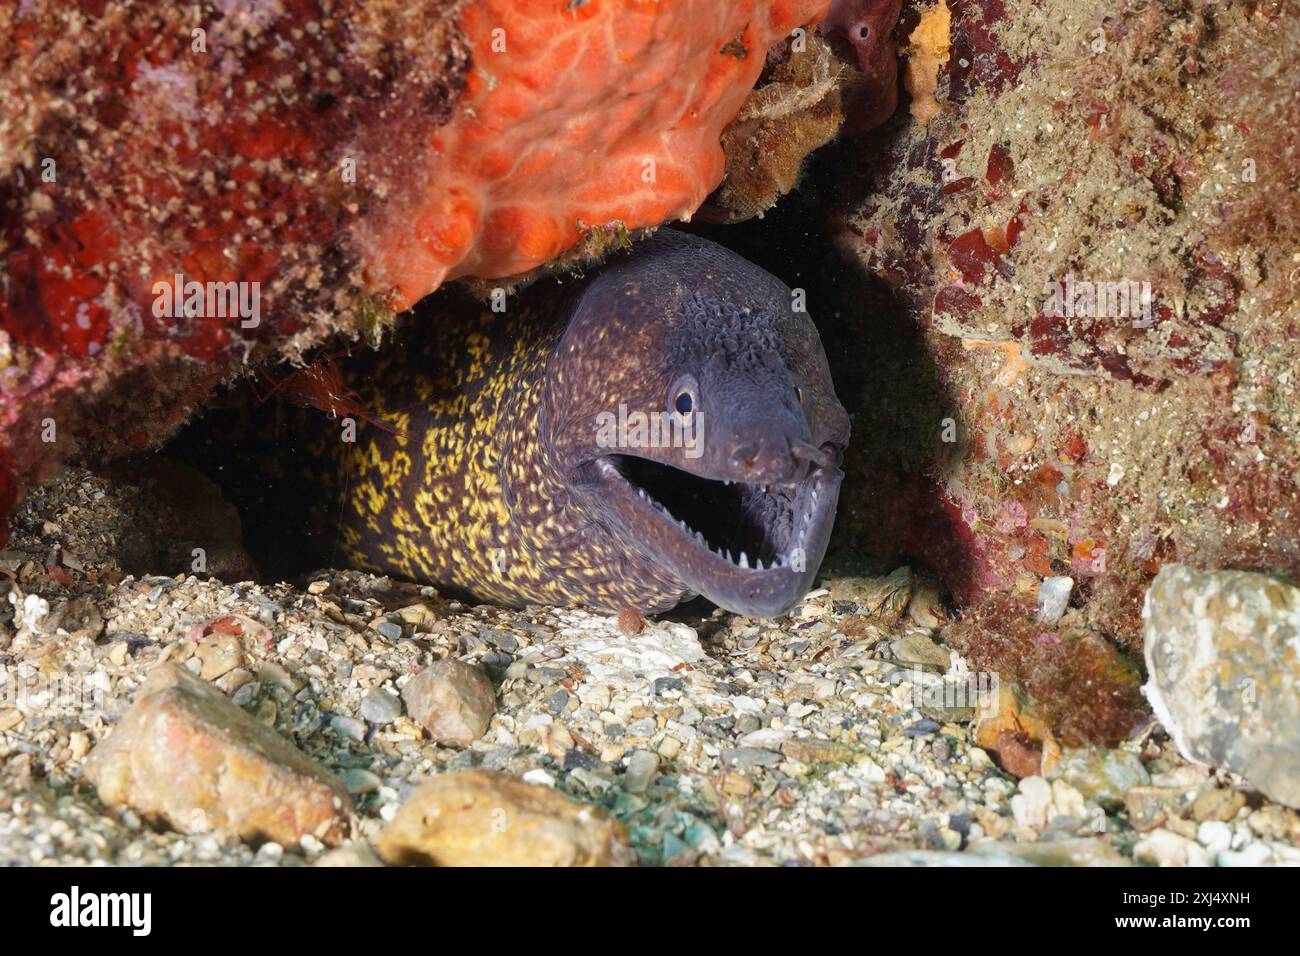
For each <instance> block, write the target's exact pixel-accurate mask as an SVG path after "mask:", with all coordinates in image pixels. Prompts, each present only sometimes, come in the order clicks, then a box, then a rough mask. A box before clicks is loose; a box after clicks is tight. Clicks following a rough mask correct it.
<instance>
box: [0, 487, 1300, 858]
mask: <svg viewBox="0 0 1300 956" xmlns="http://www.w3.org/2000/svg"><path fill="white" fill-rule="evenodd" d="M65 480H66V481H68V482H70V483H71V485H72V493H76V492H77V485H76V482H77V478H76V476H75V474H74V475H72V476H71V477H69V478H67V479H65ZM48 497H49V495H48V494H47V496H46V498H47V500H48ZM83 497H85V498H86V499H87V500H85V501H83V498H82V497H79V498H78V501H81V502H82V504H81V505H80V507H81V508H82V511H83V520H82V521H81V522H80V523H79V524H78V526H77V527H78V528H80V529H81V532H80V533H82V534H84V535H87V536H90V538H91V540H88V541H80V542H78V541H74V540H69V539H68V538H67V537H66V534H67V533H66V532H64V533H63V534H64V537H63V538H61V539H58V540H51V538H50V535H49V534H47V533H46V532H45V531H44V530H43V529H42V528H41V526H40V524H39V523H34V524H32V523H29V524H28V525H25V526H23V527H28V528H30V529H33V530H31V531H30V532H29V533H26V534H18V535H16V536H15V538H14V541H13V542H12V543H11V545H10V547H9V550H7V551H4V552H0V580H4V581H7V582H11V583H9V584H8V585H0V587H5V586H7V587H8V588H9V593H10V595H12V597H10V598H9V599H8V600H5V599H4V596H3V594H0V607H9V608H11V609H13V610H15V611H16V610H17V608H19V607H21V608H23V611H22V612H19V613H16V616H15V617H14V619H12V620H7V619H6V620H5V621H4V622H0V631H3V633H4V634H5V636H6V637H7V638H8V647H7V648H4V649H0V681H3V684H0V728H3V729H0V864H4V863H61V864H69V863H94V862H110V863H123V864H125V863H130V864H153V865H166V864H174V863H182V862H183V863H221V864H236V865H254V864H255V865H264V866H292V865H302V864H304V863H316V862H320V863H324V864H328V863H340V862H347V861H364V862H366V863H368V864H374V863H375V862H377V861H376V859H375V853H374V852H373V849H372V848H373V847H374V846H376V845H377V844H378V841H379V835H380V833H382V832H383V831H384V829H385V827H386V826H387V825H388V824H389V823H390V822H391V821H392V820H394V819H395V818H396V817H397V815H398V813H399V810H400V808H401V807H402V806H403V805H404V803H406V801H407V800H408V799H409V798H410V796H411V794H413V793H414V792H415V791H416V789H417V788H419V787H420V786H421V785H422V784H425V783H426V782H427V781H429V780H431V779H434V778H436V777H438V776H439V775H441V774H445V773H448V772H452V771H475V772H478V771H492V772H496V773H500V774H504V775H507V776H508V777H509V778H514V779H518V780H523V781H524V782H527V783H532V784H539V785H541V786H544V787H550V788H553V789H554V790H555V791H556V792H557V794H559V795H561V796H563V797H564V798H565V799H566V800H569V801H573V802H575V803H577V804H581V805H589V806H591V807H593V809H596V810H599V811H601V814H602V815H603V816H602V817H601V819H605V818H608V819H610V820H613V821H616V822H617V823H618V825H619V826H620V827H621V828H623V830H625V832H626V842H627V847H628V852H629V853H630V854H632V857H633V858H634V861H635V862H639V863H641V864H643V865H660V864H668V865H740V866H750V865H781V864H792V863H797V864H820V865H843V864H854V863H861V862H866V861H870V860H871V859H872V858H876V857H878V858H879V859H880V860H882V861H888V860H892V861H894V862H904V863H915V864H921V863H928V864H935V865H978V864H981V863H985V864H987V863H988V862H989V861H990V860H994V861H996V860H1003V861H1006V860H1011V859H1013V858H1014V859H1015V860H1017V861H1020V862H1028V863H1030V864H1031V865H1043V864H1044V863H1052V862H1058V863H1059V862H1067V863H1076V864H1085V863H1089V864H1107V865H1110V864H1116V863H1129V862H1132V861H1134V860H1135V859H1137V860H1138V861H1140V862H1150V863H1158V864H1187V863H1198V862H1205V861H1208V862H1212V863H1219V864H1223V865H1240V864H1242V863H1251V862H1271V863H1295V862H1300V851H1297V850H1296V844H1297V841H1298V840H1300V815H1297V814H1296V812H1295V811H1294V810H1291V809H1289V808H1286V807H1284V806H1281V805H1278V804H1275V803H1272V802H1270V801H1269V800H1267V799H1266V798H1264V797H1262V796H1260V795H1259V794H1257V793H1254V792H1251V791H1250V790H1249V788H1248V786H1247V784H1246V783H1245V782H1244V781H1243V780H1242V779H1241V778H1239V777H1236V776H1234V775H1233V774H1231V773H1228V772H1226V771H1214V770H1210V769H1207V768H1203V767H1198V766H1195V765H1193V764H1190V763H1188V762H1187V761H1186V760H1185V759H1184V758H1183V757H1182V756H1181V755H1180V754H1179V753H1178V751H1177V748H1176V747H1175V746H1174V745H1173V743H1172V741H1171V740H1170V739H1169V738H1168V737H1167V736H1166V735H1165V734H1164V733H1163V731H1162V730H1161V729H1160V728H1159V727H1158V725H1154V724H1149V725H1147V726H1146V727H1145V728H1144V729H1143V730H1142V731H1141V732H1140V733H1137V734H1135V736H1134V737H1133V739H1131V740H1129V741H1128V742H1127V743H1125V744H1124V745H1123V746H1122V747H1120V748H1117V749H1115V750H1089V751H1067V752H1066V755H1065V759H1063V760H1062V761H1061V763H1060V765H1059V767H1058V768H1057V769H1056V770H1055V771H1054V773H1053V775H1052V777H1053V778H1052V779H1044V778H1042V777H1028V778H1026V779H1023V780H1019V781H1018V780H1016V779H1015V778H1014V777H1011V776H1009V775H1008V774H1007V773H1005V772H1004V771H1002V770H1001V769H999V767H998V766H996V765H995V763H994V762H993V760H992V759H991V758H990V756H989V755H988V754H987V753H986V752H985V751H984V750H982V749H981V748H979V747H977V746H975V745H974V743H973V742H972V731H971V725H970V723H969V719H970V713H969V709H968V712H967V713H966V715H965V716H964V717H963V716H961V715H957V714H955V715H954V716H955V718H956V719H946V718H943V717H939V716H935V715H934V712H933V711H931V712H930V713H927V712H924V711H923V709H922V707H923V705H924V704H925V702H926V699H927V693H930V692H931V691H932V690H933V682H934V681H942V680H944V679H946V678H945V674H947V675H949V676H951V675H953V674H961V673H962V672H963V671H962V668H963V667H964V664H965V662H964V661H962V660H961V659H960V658H959V657H957V655H955V653H953V652H952V651H951V650H950V649H948V648H946V647H944V646H942V644H941V643H940V642H939V640H938V636H939V630H940V628H941V626H942V625H943V623H945V621H944V618H943V610H942V607H941V606H939V605H936V604H935V602H934V601H933V600H930V599H928V598H927V599H924V600H918V601H917V602H916V604H917V608H918V610H917V613H916V614H915V616H913V613H912V611H911V610H909V608H910V599H909V594H922V593H923V592H924V590H925V587H926V586H925V584H924V583H923V582H922V581H921V580H920V578H919V576H917V575H913V574H912V573H911V572H910V571H907V570H906V569H899V570H898V571H896V572H894V573H893V574H890V575H887V576H880V577H872V576H871V575H865V574H862V573H860V571H858V570H857V569H854V570H853V573H852V574H851V575H842V574H838V573H836V572H835V570H834V569H831V570H829V571H828V573H827V574H826V577H825V580H824V582H823V584H824V586H822V587H819V588H818V589H817V590H815V591H813V592H812V593H811V594H809V595H808V596H807V598H806V599H805V600H804V601H803V602H801V603H800V604H799V605H798V606H796V607H795V608H794V609H793V610H792V611H791V612H790V614H789V615H788V616H786V617H785V618H782V619H781V620H778V621H758V620H751V619H748V618H744V617H738V616H735V615H731V614H726V613H723V612H711V613H710V612H708V611H704V612H699V611H696V610H695V609H694V608H693V607H692V608H685V609H679V611H678V612H676V613H674V614H672V615H669V616H668V618H667V619H664V620H660V621H657V622H648V623H647V624H646V626H645V628H644V630H642V631H641V632H640V633H639V634H637V635H636V636H626V635H625V634H624V633H623V632H622V631H621V630H620V627H619V622H618V619H617V616H616V615H610V614H596V613H590V612H587V611H583V610H576V609H555V608H537V607H534V608H528V609H525V610H522V611H520V610H508V609H502V608H497V607H491V606H469V605H466V604H463V603H459V602H457V601H453V600H448V599H446V598H444V597H442V596H440V595H439V594H438V593H437V592H436V591H434V590H433V589H432V588H428V587H419V586H415V585H410V584H404V583H401V582H396V581H393V580H389V579H387V578H384V577H376V576H373V575H368V574H363V573H359V572H350V571H348V572H331V571H325V572H320V573H318V574H316V575H314V576H313V579H312V580H311V581H310V583H308V584H306V585H305V586H304V587H296V586H293V585H290V584H285V583H277V584H255V583H250V582H238V583H231V584H223V583H221V582H220V581H216V580H201V579H199V578H196V577H194V576H192V575H181V576H177V577H160V576H150V577H143V578H141V577H133V576H129V575H123V574H121V572H120V569H119V568H117V567H115V566H114V564H113V562H112V559H111V554H110V555H104V554H102V553H100V552H96V550H95V547H94V543H93V536H94V535H95V534H96V533H97V531H96V525H95V520H96V512H95V508H97V507H98V508H105V507H108V506H109V504H110V503H111V495H110V496H105V497H104V498H102V499H93V500H90V498H89V496H84V495H83ZM55 537H56V538H57V536H55ZM56 545H57V546H61V547H64V548H66V549H67V550H68V551H75V552H76V553H77V555H78V563H79V564H80V565H81V566H82V570H67V569H64V571H65V574H63V575H59V576H58V578H59V579H57V580H56V579H55V578H54V577H51V576H50V575H49V574H48V573H47V571H46V564H45V561H46V558H47V556H48V555H49V554H50V553H51V550H52V548H53V547H54V546H56ZM92 555H98V557H99V560H98V562H97V561H96V559H95V558H94V557H92ZM15 597H16V600H15ZM33 599H34V600H33ZM28 609H30V610H28ZM232 617H233V618H237V619H239V620H241V621H243V620H246V621H247V622H248V623H247V624H241V625H240V627H239V628H238V630H239V631H240V633H239V634H238V635H231V634H227V633H225V632H226V631H230V630H235V628H233V627H231V626H229V625H227V624H222V623H220V622H222V621H223V620H224V619H227V618H232ZM396 622H400V623H396ZM253 624H256V625H260V628H261V629H262V630H261V631H259V630H258V629H257V628H255V627H253V626H251V625H253ZM383 625H393V626H392V627H388V626H383ZM262 631H264V632H265V633H262ZM232 636H234V637H235V638H236V639H235V640H234V641H233V642H232V641H230V640H227V638H230V637H232ZM214 640H216V641H218V642H219V643H218V645H214V646H207V645H205V643H204V642H211V641H214ZM899 651H901V652H902V653H901V654H900V653H899ZM164 661H170V662H173V663H174V664H176V665H179V666H182V667H185V668H187V669H188V670H190V671H191V672H192V673H199V672H201V671H203V670H204V669H207V670H208V672H209V673H212V672H213V671H218V670H219V671H220V673H219V674H217V675H215V676H213V677H212V679H211V684H212V686H213V687H215V688H216V689H217V690H218V691H219V692H220V693H221V694H224V695H226V696H227V697H228V698H229V699H230V701H231V702H232V704H234V705H235V706H238V707H240V708H242V709H243V710H244V711H245V712H247V713H248V714H249V715H251V716H252V717H253V718H255V719H256V720H258V721H260V722H261V723H262V724H264V725H265V726H266V727H267V729H268V730H272V731H274V732H275V733H277V734H278V735H280V736H281V737H283V738H284V739H285V740H286V741H288V742H289V743H291V744H292V745H293V746H294V747H295V748H297V749H298V750H300V751H301V752H302V753H303V754H304V755H306V756H307V757H308V758H310V759H311V760H312V761H314V763H315V764H316V765H319V766H320V767H321V768H323V770H325V771H327V772H328V773H331V774H333V775H334V776H336V777H337V778H338V779H339V780H341V781H342V782H343V785H344V786H345V787H346V789H347V791H348V793H349V794H350V795H351V798H352V802H353V813H352V828H351V837H350V839H349V840H348V841H346V842H345V843H344V846H343V847H342V849H340V850H333V851H330V850H327V848H326V847H325V846H324V845H323V844H321V843H320V841H310V840H308V841H303V843H301V844H299V845H292V846H289V845H286V846H279V847H278V848H277V849H269V847H270V844H266V845H262V846H261V847H260V848H259V846H258V845H256V844H255V843H254V842H252V841H244V840H240V839H238V838H237V837H235V836H234V835H232V834H231V833H229V832H226V831H223V830H211V831H208V832H202V833H197V832H196V833H180V832H176V831H174V830H170V829H153V828H151V827H149V826H147V825H146V824H144V823H143V822H142V821H141V819H140V818H139V816H138V815H137V814H136V813H135V812H134V811H133V810H132V809H130V808H129V807H116V808H113V809H106V808H105V807H104V806H103V805H101V804H100V803H99V800H98V798H97V796H96V793H95V788H94V787H92V786H90V785H89V784H88V783H87V781H86V780H85V777H84V771H85V765H86V760H87V759H88V755H89V754H91V753H94V751H95V748H96V747H97V746H99V745H100V744H101V742H102V741H103V740H104V739H105V738H106V737H107V736H108V735H109V733H110V732H111V731H112V730H113V728H114V726H115V725H116V724H117V723H118V722H119V721H120V720H121V718H122V715H123V714H124V713H125V712H126V709H127V707H128V706H129V704H130V702H131V700H132V699H133V697H134V696H135V694H136V691H137V690H138V688H139V687H140V686H141V685H142V684H143V683H144V681H145V679H146V677H147V675H148V674H149V673H150V671H151V670H152V669H153V668H155V667H156V666H158V665H159V664H160V663H162V662H164ZM447 661H456V662H458V663H457V665H455V666H456V667H462V666H463V667H465V668H473V669H474V671H473V674H474V676H473V677H472V681H474V682H476V681H478V680H479V679H480V678H481V675H487V676H486V677H482V678H481V679H482V680H484V681H485V683H486V685H487V686H488V688H489V695H490V697H491V699H490V700H488V701H487V703H489V704H490V705H492V709H491V710H489V711H487V712H486V713H485V720H484V727H483V732H482V733H481V735H479V736H477V737H476V738H475V739H473V740H472V741H468V742H466V743H463V744H441V743H438V742H437V741H436V740H434V739H433V738H432V737H431V735H430V733H429V731H428V730H427V729H426V727H425V726H424V725H423V724H422V723H421V721H420V720H417V719H414V718H413V717H412V716H411V713H410V712H409V711H410V704H409V700H408V702H407V706H406V707H403V706H402V704H403V701H402V699H401V697H402V696H404V695H405V690H404V688H406V687H407V686H408V685H409V684H411V682H412V681H414V680H415V679H416V678H417V676H419V675H422V674H424V673H426V672H428V671H429V669H430V668H433V667H434V666H435V665H438V666H439V667H448V666H451V665H447V664H440V662H447ZM945 668H947V670H946V671H945ZM19 689H21V693H19V692H18V690H19ZM472 696H473V695H471V697H472ZM475 706H477V705H475ZM927 709H928V708H927ZM476 713H481V711H476ZM474 729H475V730H476V729H477V728H474ZM623 830H620V831H619V832H620V833H622V832H623ZM539 832H540V831H539ZM1165 834H1168V835H1165ZM1175 838H1176V839H1175ZM621 839H622V837H620V840H621ZM1066 841H1070V842H1068V843H1067V842H1066ZM1035 848H1037V849H1035ZM1067 848H1068V852H1067ZM883 854H889V855H888V856H882V855H883Z"/></svg>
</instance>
